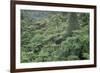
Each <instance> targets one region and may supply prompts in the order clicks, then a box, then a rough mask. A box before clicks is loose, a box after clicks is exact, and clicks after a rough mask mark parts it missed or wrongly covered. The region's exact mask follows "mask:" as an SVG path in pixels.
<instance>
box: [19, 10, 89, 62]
mask: <svg viewBox="0 0 100 73" xmlns="http://www.w3.org/2000/svg"><path fill="white" fill-rule="evenodd" d="M87 59H89V13H81V12H58V11H38V10H21V62H22V63H27V62H48V61H69V60H87Z"/></svg>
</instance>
